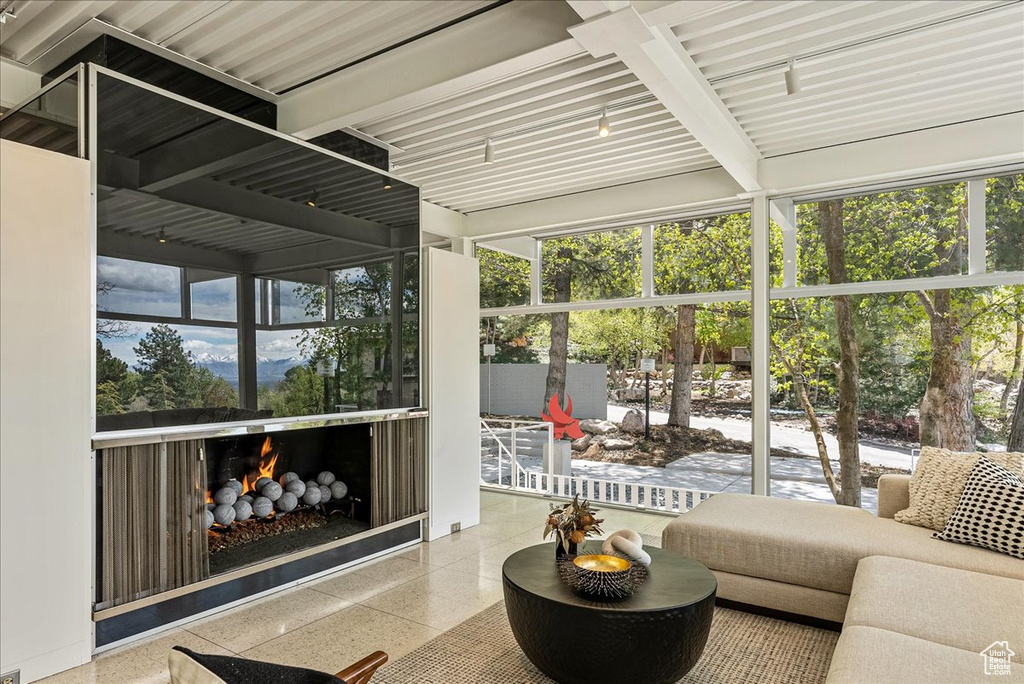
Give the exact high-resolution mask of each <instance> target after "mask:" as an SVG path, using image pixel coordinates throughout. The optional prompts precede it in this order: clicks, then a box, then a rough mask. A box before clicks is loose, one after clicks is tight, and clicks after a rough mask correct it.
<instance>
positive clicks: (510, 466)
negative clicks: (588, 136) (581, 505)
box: [480, 420, 714, 513]
mask: <svg viewBox="0 0 1024 684" xmlns="http://www.w3.org/2000/svg"><path fill="white" fill-rule="evenodd" d="M553 441H554V438H553V435H552V432H551V424H550V423H541V422H522V421H512V420H486V421H485V420H481V421H480V455H481V461H480V484H481V486H484V487H493V488H495V489H503V490H515V491H526V492H534V493H540V494H545V495H548V496H555V497H560V498H567V499H571V498H572V497H574V496H576V495H577V494H579V496H580V498H583V499H590V500H591V501H594V502H598V501H600V502H603V503H605V504H613V505H618V506H630V507H633V508H637V509H640V510H652V511H662V512H667V513H683V512H685V511H688V510H690V509H692V508H693V507H694V506H696V505H697V504H699V503H700V502H701V501H704V500H705V499H708V498H709V497H711V496H712V495H713V494H714V493H713V492H705V491H701V490H696V489H681V488H679V487H667V486H662V485H657V484H639V483H633V482H617V481H614V480H599V479H595V478H592V477H586V476H581V475H556V474H554V473H552V472H550V469H551V463H552V459H548V458H544V455H545V454H549V453H551V451H552V449H553ZM538 458H539V461H538ZM525 459H529V460H530V461H532V463H533V465H532V467H524V466H523V464H522V461H523V460H525Z"/></svg>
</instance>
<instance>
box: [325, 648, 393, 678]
mask: <svg viewBox="0 0 1024 684" xmlns="http://www.w3.org/2000/svg"><path fill="white" fill-rule="evenodd" d="M386 662H388V654H387V653H385V652H384V651H374V652H373V653H371V654H370V655H368V656H366V657H365V658H363V659H362V660H360V661H359V662H357V663H353V664H352V665H349V666H348V667H346V668H345V669H344V670H342V671H341V672H339V673H338V674H336V675H334V676H335V677H337V678H338V679H342V680H344V681H345V682H346V684H366V683H367V682H369V681H370V677H372V676H373V673H374V672H376V671H377V668H379V667H380V666H381V665H383V664H384V663H386Z"/></svg>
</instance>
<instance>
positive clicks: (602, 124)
mask: <svg viewBox="0 0 1024 684" xmlns="http://www.w3.org/2000/svg"><path fill="white" fill-rule="evenodd" d="M597 134H598V136H600V137H602V138H607V137H608V136H609V135H611V134H612V125H611V124H610V123H608V110H607V109H602V110H601V118H600V119H598V120H597Z"/></svg>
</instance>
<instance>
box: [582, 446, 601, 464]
mask: <svg viewBox="0 0 1024 684" xmlns="http://www.w3.org/2000/svg"><path fill="white" fill-rule="evenodd" d="M600 454H601V445H600V444H591V445H590V446H589V447H587V450H586V451H584V452H583V453H582V454H580V459H581V460H584V461H589V460H593V459H596V458H597V457H598V456H599V455H600Z"/></svg>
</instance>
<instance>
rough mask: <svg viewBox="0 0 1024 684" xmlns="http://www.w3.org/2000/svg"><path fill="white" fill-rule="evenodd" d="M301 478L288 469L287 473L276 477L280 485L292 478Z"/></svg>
mask: <svg viewBox="0 0 1024 684" xmlns="http://www.w3.org/2000/svg"><path fill="white" fill-rule="evenodd" d="M301 479H302V478H301V477H299V475H298V473H293V472H291V471H288V472H287V473H285V474H284V475H282V476H281V477H279V478H277V481H278V482H280V483H281V486H282V487H284V486H285V485H286V484H288V483H289V482H291V481H292V480H301Z"/></svg>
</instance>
